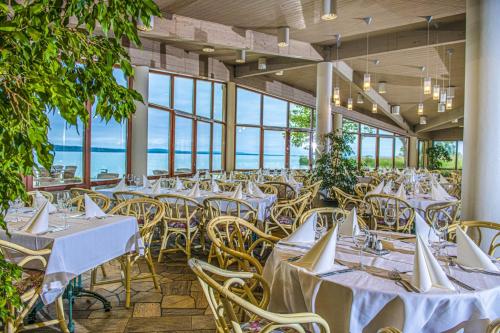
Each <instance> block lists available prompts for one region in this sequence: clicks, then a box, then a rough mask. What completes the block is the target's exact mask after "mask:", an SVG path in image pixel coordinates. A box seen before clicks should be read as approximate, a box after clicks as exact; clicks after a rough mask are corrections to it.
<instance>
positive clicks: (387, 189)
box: [382, 180, 393, 194]
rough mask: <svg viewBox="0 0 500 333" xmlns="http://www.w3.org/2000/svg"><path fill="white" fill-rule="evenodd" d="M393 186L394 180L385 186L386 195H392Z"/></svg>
mask: <svg viewBox="0 0 500 333" xmlns="http://www.w3.org/2000/svg"><path fill="white" fill-rule="evenodd" d="M392 184H393V182H392V180H389V181H388V182H387V184H385V186H384V188H383V190H382V192H383V193H385V194H389V193H392Z"/></svg>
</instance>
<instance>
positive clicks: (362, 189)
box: [354, 183, 375, 199]
mask: <svg viewBox="0 0 500 333" xmlns="http://www.w3.org/2000/svg"><path fill="white" fill-rule="evenodd" d="M374 189H375V186H373V185H372V184H370V183H358V184H356V185H354V192H355V193H356V195H357V196H358V197H360V198H361V199H363V198H364V197H365V195H367V194H368V192H370V191H373V190H374Z"/></svg>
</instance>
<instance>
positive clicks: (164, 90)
mask: <svg viewBox="0 0 500 333" xmlns="http://www.w3.org/2000/svg"><path fill="white" fill-rule="evenodd" d="M148 100H149V103H153V104H157V105H161V106H164V107H166V108H169V107H170V75H165V74H157V73H149V92H148Z"/></svg>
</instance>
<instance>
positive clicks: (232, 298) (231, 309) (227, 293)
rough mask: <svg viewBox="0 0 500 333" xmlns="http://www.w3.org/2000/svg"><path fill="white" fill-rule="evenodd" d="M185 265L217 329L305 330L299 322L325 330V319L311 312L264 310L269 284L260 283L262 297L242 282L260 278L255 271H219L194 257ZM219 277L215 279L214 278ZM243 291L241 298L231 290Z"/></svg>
mask: <svg viewBox="0 0 500 333" xmlns="http://www.w3.org/2000/svg"><path fill="white" fill-rule="evenodd" d="M189 266H190V267H191V269H192V270H193V271H194V273H195V274H196V276H197V277H198V281H199V282H200V284H201V286H202V289H203V292H204V293H205V297H206V298H207V300H208V304H209V307H210V309H211V310H212V314H213V315H214V317H215V323H216V327H217V332H219V333H232V332H236V333H242V332H250V331H253V332H264V333H268V332H277V331H284V330H285V329H286V330H290V329H291V331H294V330H295V331H297V332H300V333H304V332H305V328H304V327H303V325H307V324H313V323H314V324H316V325H317V327H318V328H319V329H320V331H321V332H322V333H329V332H330V329H329V327H328V324H327V323H326V321H325V320H324V319H323V318H321V317H320V316H318V315H317V314H314V313H295V314H277V313H272V312H269V311H266V310H264V309H265V308H266V307H267V303H268V294H269V287H268V286H267V284H265V283H263V285H264V286H265V287H264V296H265V297H263V298H262V300H260V301H258V300H256V299H255V296H254V294H253V293H252V290H249V288H248V287H247V284H246V281H247V280H249V279H256V280H259V281H261V280H262V278H261V277H260V276H259V275H258V274H255V273H248V272H232V271H227V270H223V269H220V268H217V267H214V266H212V265H209V264H207V263H204V262H201V261H199V260H196V259H191V260H189ZM213 276H215V277H221V278H223V279H224V281H223V282H221V283H219V282H217V281H216V280H215V279H214V277H213ZM235 289H236V290H243V291H245V292H244V294H243V295H244V297H245V298H244V297H242V296H241V295H238V294H237V293H235V292H234V290H235Z"/></svg>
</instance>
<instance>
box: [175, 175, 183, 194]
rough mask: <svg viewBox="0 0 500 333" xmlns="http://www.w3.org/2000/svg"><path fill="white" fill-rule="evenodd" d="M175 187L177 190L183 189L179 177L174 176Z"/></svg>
mask: <svg viewBox="0 0 500 333" xmlns="http://www.w3.org/2000/svg"><path fill="white" fill-rule="evenodd" d="M175 189H176V190H177V191H180V190H183V189H184V184H183V183H182V181H181V180H180V179H179V177H177V178H175Z"/></svg>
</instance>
